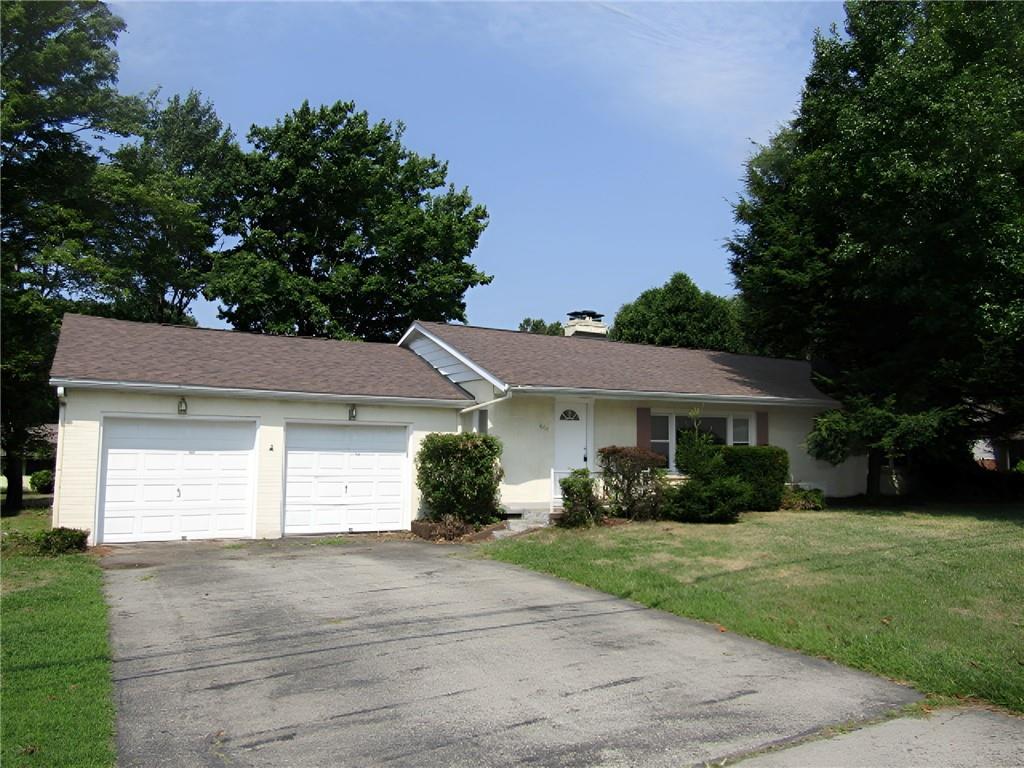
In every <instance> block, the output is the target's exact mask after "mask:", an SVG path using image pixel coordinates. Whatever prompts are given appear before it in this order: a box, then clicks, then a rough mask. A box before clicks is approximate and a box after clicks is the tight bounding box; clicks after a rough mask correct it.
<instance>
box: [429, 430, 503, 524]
mask: <svg viewBox="0 0 1024 768" xmlns="http://www.w3.org/2000/svg"><path fill="white" fill-rule="evenodd" d="M500 458H501V441H500V440H498V438H496V437H494V436H493V435H480V434H477V433H475V432H460V433H459V434H447V433H442V432H433V433H431V434H429V435H427V436H426V437H424V438H423V442H422V444H421V445H420V451H419V453H418V454H416V483H417V485H419V488H420V494H421V496H422V499H423V505H424V506H425V507H426V512H427V518H428V519H430V520H435V521H441V520H444V519H446V518H447V517H449V516H450V517H453V518H455V519H457V520H459V521H461V522H463V523H468V524H470V525H487V524H488V523H493V522H495V521H496V520H497V519H498V517H499V513H500V508H499V501H500V496H499V492H498V484H499V483H500V482H501V478H502V475H503V471H502V469H501V465H500V464H499V463H498V460H499V459H500Z"/></svg>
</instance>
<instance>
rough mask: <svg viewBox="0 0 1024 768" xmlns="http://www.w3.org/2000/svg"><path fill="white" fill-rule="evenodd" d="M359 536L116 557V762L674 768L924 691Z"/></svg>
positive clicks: (524, 576)
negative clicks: (337, 541) (335, 541)
mask: <svg viewBox="0 0 1024 768" xmlns="http://www.w3.org/2000/svg"><path fill="white" fill-rule="evenodd" d="M352 542H353V543H350V544H346V545H341V546H325V545H319V546H318V545H314V543H313V542H311V541H309V540H295V539H293V540H286V541H285V542H277V543H274V544H269V543H260V542H251V543H244V544H231V545H225V544H222V543H215V542H210V543H180V544H179V543H172V544H160V545H138V546H131V547H121V548H117V549H115V551H114V552H113V553H112V554H109V555H107V556H106V557H105V558H104V559H103V563H104V566H105V567H106V568H107V572H106V589H107V595H108V600H109V603H110V605H111V608H112V610H111V633H112V640H113V652H114V679H115V686H116V703H117V711H118V721H117V724H118V752H119V763H120V765H122V766H146V767H147V768H159V767H160V766H193V765H197V766H205V765H211V766H212V765H217V766H280V767H284V766H302V767H303V768H313V767H314V766H370V765H415V766H417V767H418V768H429V767H430V766H511V765H539V766H634V765H635V766H673V767H675V766H680V765H693V764H700V763H703V762H705V761H720V760H722V759H725V758H729V761H730V762H732V761H733V758H735V757H737V756H741V755H745V754H750V753H751V752H754V751H758V750H763V749H765V748H766V747H769V746H770V745H773V744H777V743H780V742H786V741H790V740H794V739H799V738H802V737H805V736H807V735H810V734H814V733H817V732H819V731H820V730H821V729H822V728H825V727H827V726H830V725H835V724H840V723H848V722H850V721H864V720H868V719H872V718H877V717H878V716H880V715H882V714H884V713H885V712H887V711H890V710H891V709H893V708H895V707H899V706H901V705H903V704H906V703H908V702H912V701H915V700H917V699H918V698H919V696H918V694H917V693H915V692H914V691H912V690H910V689H908V688H904V687H901V686H898V685H895V684H893V683H890V682H887V681H885V680H881V679H879V678H876V677H873V676H871V675H867V674H864V673H861V672H857V671H854V670H850V669H847V668H844V667H841V666H838V665H835V664H830V663H828V662H824V661H821V660H819V659H814V658H810V657H807V656H803V655H801V654H797V653H792V652H789V651H785V650H782V649H779V648H775V647H772V646H769V645H766V644H763V643H760V642H757V641H754V640H749V639H746V638H742V637H738V636H736V635H733V634H731V633H721V632H718V631H716V630H715V629H714V628H713V627H711V626H708V625H705V624H700V623H697V622H692V621H687V620H684V619H680V618H677V617H675V616H672V615H669V614H666V613H662V612H659V611H654V610H649V609H645V608H642V607H641V606H638V605H636V604H634V603H630V602H627V601H624V600H619V599H616V598H612V597H610V596H608V595H605V594H602V593H600V592H595V591H592V590H589V589H584V588H581V587H577V586H574V585H571V584H568V583H566V582H563V581H559V580H557V579H554V578H550V577H547V576H543V575H539V574H535V573H530V572H527V571H524V570H520V569H517V568H514V567H511V566H506V565H503V564H500V563H494V562H489V561H485V560H474V559H467V558H465V557H463V556H461V555H462V554H463V553H464V552H465V550H464V549H461V548H458V547H449V546H438V545H433V544H428V543H425V542H404V541H399V542H383V543H377V542H374V541H373V540H372V539H369V540H368V539H365V538H360V537H353V539H352ZM813 746H814V745H807V746H803V747H799V748H798V749H809V748H811V747H813ZM793 754H796V751H795V750H794V752H793ZM783 755H785V753H779V755H766V756H762V757H759V758H758V759H760V760H768V759H777V758H779V757H781V756H783ZM808 759H809V760H811V762H814V761H815V760H816V758H815V757H814V756H813V755H812V756H811V757H810V758H808ZM752 764H754V765H757V763H752ZM767 764H768V763H765V765H767ZM771 764H778V763H771ZM782 764H786V765H790V764H797V763H782Z"/></svg>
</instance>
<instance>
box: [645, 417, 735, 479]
mask: <svg viewBox="0 0 1024 768" xmlns="http://www.w3.org/2000/svg"><path fill="white" fill-rule="evenodd" d="M697 423H698V429H700V431H701V432H706V433H707V434H709V435H711V437H712V439H713V440H714V441H715V443H716V444H717V445H753V444H754V431H755V428H754V424H755V421H754V415H753V414H750V413H735V414H733V413H721V412H718V411H716V412H714V413H704V414H701V415H700V416H699V417H698V419H697ZM693 428H694V421H693V418H692V417H691V416H690V415H689V414H683V413H679V414H676V413H652V414H651V450H652V451H654V452H655V453H660V454H661V455H662V456H665V457H666V458H667V459H668V467H669V471H670V472H675V471H676V436H677V435H678V434H679V432H680V431H682V430H687V429H693Z"/></svg>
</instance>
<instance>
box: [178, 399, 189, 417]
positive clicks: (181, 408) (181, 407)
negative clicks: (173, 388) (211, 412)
mask: <svg viewBox="0 0 1024 768" xmlns="http://www.w3.org/2000/svg"><path fill="white" fill-rule="evenodd" d="M187 413H188V401H187V400H185V398H184V397H183V398H181V399H180V400H179V401H178V415H179V416H185V415H186V414H187Z"/></svg>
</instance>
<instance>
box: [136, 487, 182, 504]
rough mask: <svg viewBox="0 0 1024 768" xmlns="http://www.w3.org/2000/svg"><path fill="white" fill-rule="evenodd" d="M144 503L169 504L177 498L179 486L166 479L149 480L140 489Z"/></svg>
mask: <svg viewBox="0 0 1024 768" xmlns="http://www.w3.org/2000/svg"><path fill="white" fill-rule="evenodd" d="M139 490H140V491H142V494H141V495H142V499H141V501H142V503H143V504H169V503H170V502H172V501H174V499H175V492H176V491H177V486H176V485H175V484H173V483H168V482H166V481H160V483H156V482H148V483H146V484H145V485H143V486H142V487H141V488H140V489H139Z"/></svg>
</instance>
